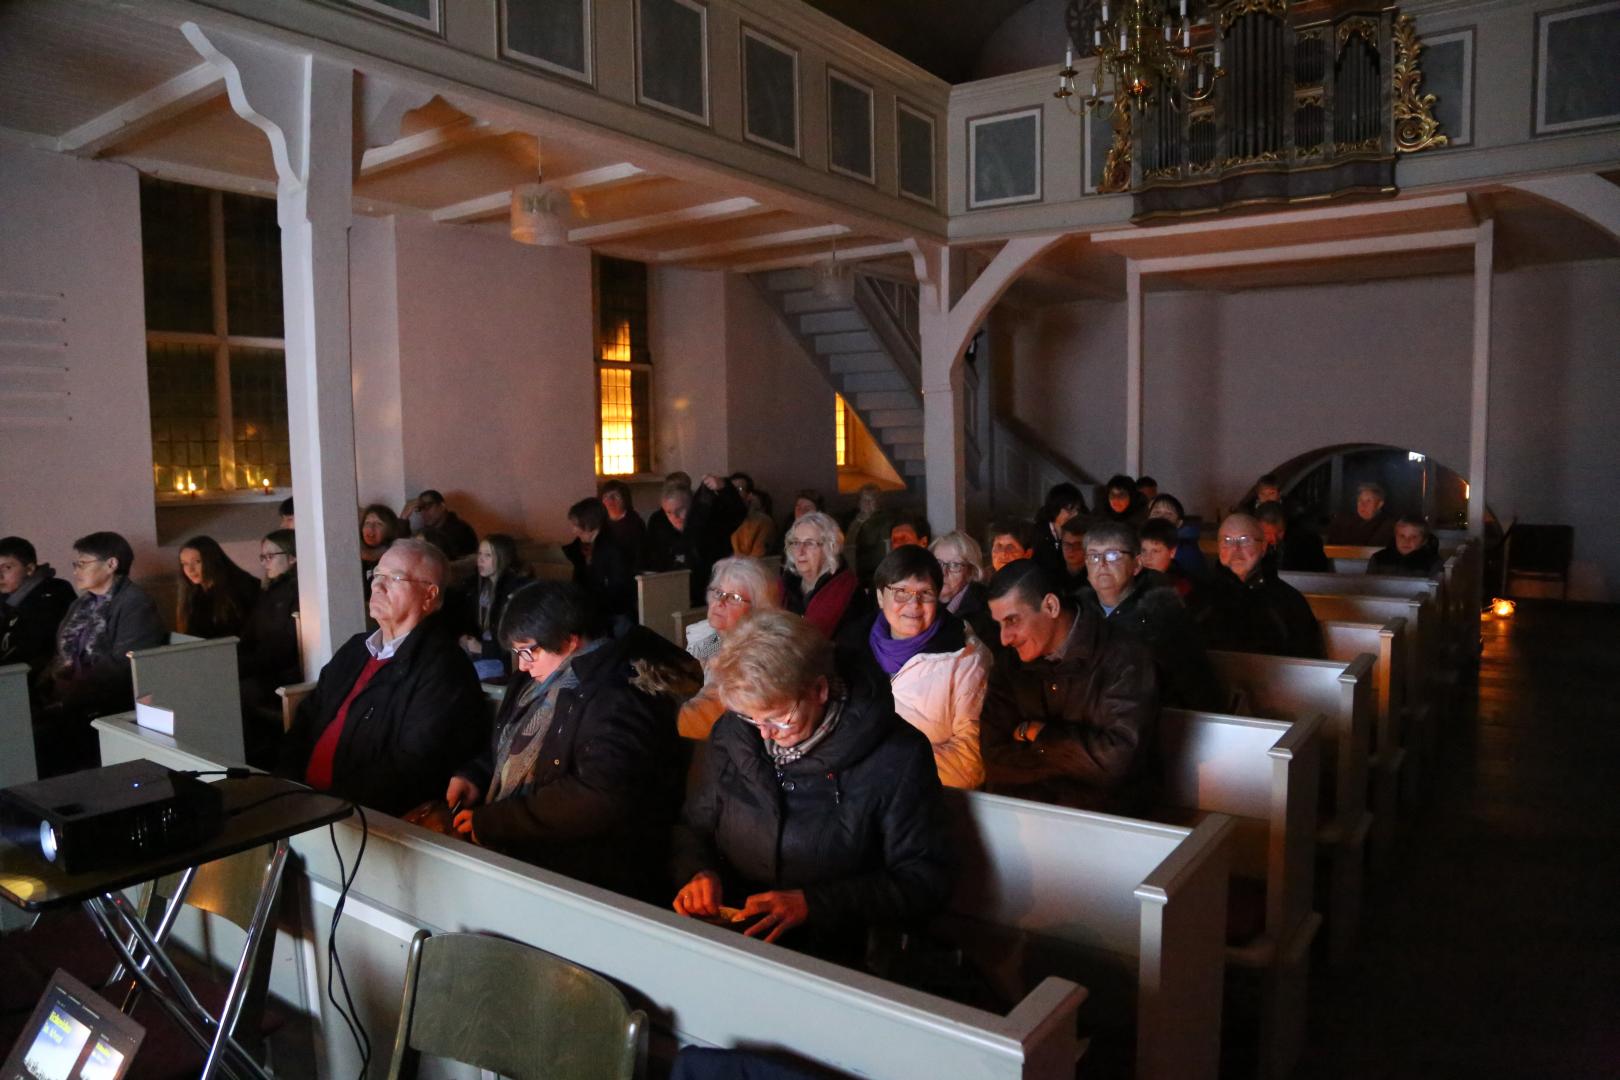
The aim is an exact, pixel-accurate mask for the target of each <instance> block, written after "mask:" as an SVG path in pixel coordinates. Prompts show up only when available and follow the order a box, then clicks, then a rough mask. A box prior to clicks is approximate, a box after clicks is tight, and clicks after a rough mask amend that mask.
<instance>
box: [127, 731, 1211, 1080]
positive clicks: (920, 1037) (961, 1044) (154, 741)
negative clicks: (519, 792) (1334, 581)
mask: <svg viewBox="0 0 1620 1080" xmlns="http://www.w3.org/2000/svg"><path fill="white" fill-rule="evenodd" d="M96 727H97V729H98V731H99V734H100V737H101V746H102V751H101V752H102V759H103V760H104V761H106V762H107V763H109V764H113V763H117V762H121V761H128V760H131V759H133V758H138V757H145V758H150V759H152V760H154V761H157V762H159V763H161V764H164V765H167V766H169V767H171V768H192V769H206V768H210V767H212V766H213V765H214V764H215V763H212V762H210V761H209V760H208V759H206V758H203V757H200V756H198V755H195V754H192V753H189V752H188V751H187V750H185V749H184V748H183V747H181V746H178V745H176V744H175V743H174V741H173V740H169V739H166V738H164V737H163V736H161V735H155V734H153V733H150V732H145V731H142V730H140V729H139V728H136V727H134V725H133V724H132V723H130V722H128V720H127V719H122V718H108V719H103V720H98V721H96ZM367 820H368V822H369V826H370V836H369V840H368V842H367V847H366V853H365V858H364V860H363V861H362V862H361V864H360V867H359V870H358V873H357V876H356V879H355V882H354V885H353V888H352V889H351V891H350V893H349V896H348V899H347V903H346V906H345V911H344V919H343V921H342V925H341V927H340V930H339V933H338V949H339V952H340V954H341V956H342V958H343V965H344V968H345V969H346V970H347V973H348V979H349V986H350V988H351V989H352V990H354V991H355V999H356V1004H357V1006H358V1007H359V1010H360V1014H361V1018H362V1020H363V1022H364V1023H365V1025H366V1027H367V1029H368V1030H369V1031H370V1033H371V1038H372V1043H373V1045H374V1046H378V1045H380V1046H383V1047H386V1046H387V1045H388V1042H389V1037H390V1035H391V1033H392V1032H393V1031H394V1029H395V1027H396V1026H397V1022H398V1014H397V1010H398V1005H399V998H400V989H401V987H402V985H403V980H404V971H405V967H404V965H405V950H406V946H407V944H408V942H409V940H410V938H411V936H412V935H413V934H414V933H415V932H416V930H418V929H420V928H426V929H429V930H432V931H434V932H444V931H472V932H483V933H492V934H499V935H501V936H503V937H509V938H512V939H513V940H516V941H522V942H524V943H526V944H530V945H534V946H536V947H538V948H542V949H546V950H548V951H550V952H553V953H555V954H557V955H559V956H562V957H564V958H566V959H568V960H570V961H573V962H574V963H577V964H581V965H583V966H585V967H587V968H590V969H591V970H593V971H597V972H599V973H601V974H602V975H605V976H607V977H608V978H610V979H612V980H613V981H614V982H615V983H617V984H618V985H619V986H620V987H621V988H622V989H624V991H625V992H626V994H627V995H628V996H629V997H630V998H631V1001H632V1005H633V1006H634V1007H639V1008H645V1009H647V1010H648V1014H649V1016H650V1017H651V1018H652V1022H653V1024H654V1025H655V1026H656V1027H657V1028H659V1029H660V1030H661V1031H662V1032H665V1033H668V1034H672V1035H673V1037H674V1038H675V1039H677V1040H678V1041H679V1042H681V1043H697V1044H701V1045H710V1046H744V1045H746V1046H749V1047H751V1048H756V1049H767V1050H769V1049H777V1050H783V1051H787V1052H790V1053H793V1054H797V1055H801V1056H803V1057H805V1058H808V1059H812V1060H816V1061H820V1062H824V1063H826V1064H827V1065H828V1066H830V1067H832V1068H834V1069H838V1070H840V1071H842V1072H845V1073H848V1074H851V1075H855V1076H864V1077H874V1078H880V1080H881V1078H892V1080H914V1078H916V1077H924V1076H926V1077H951V1078H953V1080H954V1078H962V1080H1060V1078H1061V1080H1069V1078H1070V1077H1073V1076H1075V1075H1076V1074H1075V1060H1076V1058H1077V1057H1078V1055H1079V1053H1080V1046H1079V1043H1078V1041H1077V1038H1076V1034H1075V1032H1076V1020H1075V1014H1076V1011H1077V1010H1078V1008H1079V1006H1080V1004H1081V1002H1082V1001H1083V1000H1084V999H1085V996H1086V992H1085V990H1083V989H1082V988H1080V987H1078V986H1076V985H1074V984H1073V983H1070V982H1066V981H1064V980H1061V979H1046V980H1045V981H1043V982H1042V983H1041V984H1040V985H1039V986H1037V987H1036V988H1035V989H1034V990H1033V991H1032V992H1031V993H1030V994H1029V995H1027V996H1026V997H1024V998H1023V1000H1022V1001H1020V1002H1019V1004H1018V1005H1017V1006H1016V1007H1015V1008H1013V1009H1012V1010H1011V1011H1010V1012H1009V1013H1007V1014H1006V1015H1005V1016H1001V1015H996V1014H994V1013H990V1012H985V1011H983V1010H979V1009H973V1008H969V1007H966V1006H962V1005H958V1004H955V1003H953V1002H949V1001H946V1000H944V999H942V998H938V997H934V996H932V995H929V994H924V993H920V992H917V991H914V990H910V989H907V988H905V987H902V986H898V985H895V984H893V983H889V982H885V981H883V980H881V979H877V978H874V977H872V976H869V975H865V974H863V973H860V972H855V971H850V970H848V969H845V968H842V967H838V966H836V965H833V964H829V963H826V962H823V961H820V960H816V959H814V958H811V957H806V956H802V955H799V954H797V953H794V952H791V951H789V950H786V949H782V948H779V947H777V946H774V945H766V944H764V943H762V942H757V941H754V940H751V939H747V938H744V937H742V936H741V935H740V934H737V933H735V932H733V931H730V930H723V929H720V928H717V927H712V926H709V925H706V924H704V923H700V922H696V921H694V920H691V919H685V918H682V917H680V916H678V915H676V914H675V913H674V912H673V911H671V910H669V909H668V908H664V907H651V906H648V905H646V904H643V903H640V902H638V901H634V900H629V899H626V898H624V897H621V896H617V895H615V894H613V893H610V892H606V891H604V890H601V889H596V888H592V887H591V886H588V885H583V884H580V883H579V882H576V881H572V880H570V879H568V878H565V877H562V876H560V875H557V874H552V873H549V872H547V871H544V870H538V869H536V868H534V867H531V866H527V865H525V864H523V863H520V862H518V861H517V860H515V859H509V858H506V857H505V856H501V855H496V854H493V853H490V852H487V851H484V850H482V849H480V848H476V847H473V846H471V845H469V844H467V843H465V842H463V841H460V840H452V839H449V838H447V837H441V836H437V835H434V834H432V833H429V832H427V831H425V830H423V829H419V828H417V827H415V826H412V825H406V824H405V823H404V822H402V821H399V820H397V819H394V818H388V817H383V816H382V815H379V814H375V813H372V814H368V815H367ZM1107 820H1109V821H1113V822H1119V823H1120V825H1119V827H1118V829H1117V830H1116V831H1119V832H1122V833H1123V834H1126V835H1131V834H1135V833H1136V832H1138V831H1139V830H1146V832H1145V833H1144V835H1146V836H1147V837H1149V838H1150V842H1156V843H1159V844H1162V846H1163V847H1164V849H1165V850H1167V851H1170V852H1171V853H1172V854H1171V857H1170V858H1169V859H1166V860H1164V862H1165V866H1164V867H1163V873H1162V874H1157V875H1153V876H1151V877H1149V879H1148V880H1147V881H1146V882H1145V883H1144V888H1145V889H1157V890H1163V891H1166V892H1168V893H1170V894H1171V895H1173V896H1177V897H1179V895H1180V892H1181V889H1182V886H1183V885H1184V884H1196V883H1199V882H1201V881H1202V877H1201V876H1199V875H1200V873H1201V872H1207V868H1206V867H1205V866H1204V864H1203V863H1201V862H1195V861H1191V860H1188V859H1186V858H1184V857H1181V856H1182V853H1181V852H1180V851H1179V850H1178V849H1177V845H1176V842H1175V839H1176V838H1178V837H1180V838H1184V837H1186V836H1188V835H1190V834H1189V832H1188V830H1185V829H1168V828H1167V827H1165V826H1150V825H1145V824H1142V825H1138V823H1135V822H1123V820H1122V819H1107ZM1218 831H1219V826H1218V825H1217V826H1216V827H1215V828H1214V829H1209V830H1205V831H1204V832H1202V833H1200V834H1197V835H1198V836H1199V838H1200V839H1203V838H1205V837H1209V836H1211V835H1212V834H1213V833H1215V832H1218ZM335 833H336V836H337V843H338V845H339V848H340V849H341V851H342V853H343V858H344V860H345V861H346V863H347V865H348V866H350V867H351V868H352V867H353V865H354V859H355V855H356V851H357V848H358V846H359V843H360V836H361V833H360V824H359V820H358V819H357V818H351V819H350V820H348V821H345V822H340V823H339V824H338V825H337V826H335ZM293 849H294V852H295V853H296V854H297V856H298V859H297V860H295V861H294V863H295V864H297V865H300V866H301V868H302V875H301V876H296V877H295V873H296V872H295V871H294V870H293V869H292V864H290V865H289V871H288V882H287V888H288V890H289V892H291V893H292V894H293V896H294V897H295V898H296V900H297V902H298V904H299V906H300V910H301V915H302V917H301V919H300V920H299V925H297V926H283V927H282V928H281V931H280V935H279V938H278V941H277V943H276V952H275V957H274V960H273V961H272V972H271V992H272V993H273V994H275V995H276V996H278V997H279V998H281V999H282V1000H284V1001H287V1002H289V1003H290V1004H291V1005H292V1006H293V1007H294V1008H301V1009H302V1010H304V1011H305V1012H307V1013H311V1014H313V1015H315V1016H317V1017H318V1018H319V1022H320V1025H321V1029H322V1031H323V1033H324V1034H323V1037H322V1040H321V1046H320V1047H319V1048H318V1050H317V1054H318V1060H319V1062H320V1066H321V1067H320V1069H319V1076H321V1077H326V1078H335V1077H351V1076H354V1075H355V1074H356V1072H357V1071H358V1069H357V1067H358V1064H359V1059H358V1055H357V1054H356V1052H355V1049H354V1046H353V1043H352V1041H351V1040H350V1039H349V1037H348V1035H347V1032H346V1030H345V1028H344V1026H343V1021H342V1020H341V1019H339V1017H338V1016H337V1014H336V1012H335V1011H333V1010H332V1009H331V1006H330V1004H329V1003H328V1000H327V983H326V977H327V972H326V965H325V963H324V962H323V958H324V956H325V953H326V944H327V929H328V925H329V924H330V922H331V914H332V906H333V904H334V903H335V901H336V900H337V898H338V890H339V887H340V886H339V880H338V864H337V861H336V859H335V857H334V855H333V852H332V848H331V846H330V844H329V842H328V839H327V832H326V830H324V829H322V830H318V831H316V832H312V833H306V834H304V835H303V836H300V837H296V838H294V840H293ZM1220 869H1221V871H1222V873H1223V874H1224V864H1222V866H1221V868H1220ZM1189 878H1190V879H1191V880H1190V881H1189V880H1188V879H1189ZM671 892H672V893H673V889H672V890H671ZM1153 903H1154V902H1153V901H1152V900H1145V901H1143V904H1144V906H1152V905H1153ZM1166 922H1167V923H1168V922H1170V920H1169V919H1166ZM1168 929H1171V930H1173V929H1176V928H1175V927H1174V926H1171V927H1169V928H1168ZM190 932H191V930H190V928H189V927H187V926H185V925H182V926H179V927H177V929H176V935H177V938H178V939H179V940H182V941H186V942H192V941H196V940H198V939H199V937H200V934H199V935H198V937H188V936H187V935H188V933H190ZM1214 989H1215V992H1216V994H1217V995H1218V993H1219V983H1218V982H1217V983H1216V984H1215V987H1214ZM1217 1000H1218V997H1217ZM1169 1004H1171V1003H1170V1002H1166V1005H1169ZM457 1075H476V1073H473V1074H465V1073H462V1074H457ZM1080 1075H1081V1076H1084V1075H1085V1073H1084V1070H1083V1069H1082V1070H1081V1073H1080ZM1161 1075H1167V1074H1161ZM1187 1075H1190V1074H1187Z"/></svg>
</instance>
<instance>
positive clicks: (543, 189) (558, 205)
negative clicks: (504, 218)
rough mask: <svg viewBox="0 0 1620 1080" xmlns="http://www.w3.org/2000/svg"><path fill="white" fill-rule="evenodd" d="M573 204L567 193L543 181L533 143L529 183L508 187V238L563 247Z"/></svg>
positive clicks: (537, 150) (537, 146)
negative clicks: (509, 211)
mask: <svg viewBox="0 0 1620 1080" xmlns="http://www.w3.org/2000/svg"><path fill="white" fill-rule="evenodd" d="M572 217H573V203H572V199H571V198H570V196H569V194H568V192H566V191H559V190H558V189H556V188H554V187H552V186H550V185H549V184H547V183H546V177H545V164H544V162H543V161H542V160H541V156H540V144H539V141H538V140H536V142H535V178H534V182H533V183H530V184H519V185H518V186H517V187H515V188H513V189H512V239H514V240H516V241H517V242H518V243H520V244H535V245H537V246H539V247H563V246H564V245H566V244H567V243H568V226H569V225H570V224H571V222H572Z"/></svg>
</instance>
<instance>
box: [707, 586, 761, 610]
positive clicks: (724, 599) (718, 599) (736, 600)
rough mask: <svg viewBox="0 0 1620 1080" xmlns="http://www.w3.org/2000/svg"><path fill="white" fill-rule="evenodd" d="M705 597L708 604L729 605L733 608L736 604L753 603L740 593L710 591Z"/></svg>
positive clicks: (718, 590) (721, 590)
mask: <svg viewBox="0 0 1620 1080" xmlns="http://www.w3.org/2000/svg"><path fill="white" fill-rule="evenodd" d="M706 595H707V596H708V598H709V603H711V604H730V605H732V606H733V607H735V606H736V605H738V604H751V603H753V601H752V600H750V599H748V597H746V596H744V595H743V594H742V593H735V592H726V591H725V590H724V589H710V590H709V591H708V593H707V594H706Z"/></svg>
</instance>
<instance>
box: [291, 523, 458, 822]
mask: <svg viewBox="0 0 1620 1080" xmlns="http://www.w3.org/2000/svg"><path fill="white" fill-rule="evenodd" d="M449 572H450V567H449V564H448V562H447V561H446V559H445V557H444V554H443V553H442V552H441V551H439V549H438V548H436V547H434V546H433V545H432V544H429V543H427V542H426V541H423V540H396V541H394V543H393V544H392V545H391V546H390V547H389V549H388V550H387V551H386V552H384V553H383V557H382V558H381V559H379V560H378V562H377V566H376V569H375V570H373V571H372V578H371V601H370V605H369V607H370V612H371V617H372V618H373V619H375V620H376V621H377V627H378V628H377V629H376V630H375V631H373V632H372V633H371V634H369V635H368V634H364V633H361V634H356V635H355V636H354V637H352V638H350V639H349V640H348V641H347V642H345V643H344V645H343V647H342V648H340V649H338V651H337V652H336V654H334V655H333V657H332V659H331V660H330V661H328V662H327V665H326V666H325V667H324V668H322V669H321V675H320V680H319V681H318V682H317V683H316V686H315V690H314V692H313V693H311V694H310V695H309V696H308V697H307V698H305V699H304V701H303V703H302V704H301V705H300V706H299V708H298V716H297V718H296V719H295V720H294V721H293V726H292V728H291V730H289V731H288V732H287V735H286V738H285V739H283V740H282V747H281V755H280V757H281V761H280V770H281V772H282V773H283V774H284V775H287V776H291V777H293V778H294V779H298V780H302V781H304V782H305V783H307V784H309V785H310V786H311V787H313V788H317V789H319V790H322V791H331V792H332V793H334V794H337V795H341V796H343V797H345V798H349V799H353V800H354V801H355V802H358V803H363V804H364V805H366V806H370V807H374V808H376V809H378V810H381V811H383V812H384V813H387V814H401V813H404V812H405V811H407V810H409V809H411V808H412V807H414V806H417V805H418V804H420V803H423V802H426V801H428V800H430V799H434V798H437V797H438V796H439V795H440V794H441V793H442V792H443V791H444V785H445V784H446V783H447V782H448V781H449V779H450V774H451V771H452V770H453V769H454V768H455V766H456V764H457V763H458V762H461V761H465V760H467V759H468V758H470V757H471V756H472V755H474V754H476V753H477V752H478V749H479V748H480V747H481V746H483V744H484V743H485V742H486V741H487V740H488V738H489V711H488V707H487V706H486V705H485V704H484V694H483V691H482V690H481V689H480V688H479V686H478V675H477V673H476V672H475V671H474V670H473V665H472V661H471V660H469V659H468V658H467V654H466V653H465V652H463V651H462V649H461V646H460V645H459V644H458V643H457V641H456V636H455V632H454V628H453V627H451V626H450V625H448V624H447V623H446V622H445V621H444V619H443V618H442V617H441V616H439V615H438V614H437V612H438V609H439V606H440V604H441V603H442V602H443V595H444V583H445V579H446V578H447V577H448V576H449Z"/></svg>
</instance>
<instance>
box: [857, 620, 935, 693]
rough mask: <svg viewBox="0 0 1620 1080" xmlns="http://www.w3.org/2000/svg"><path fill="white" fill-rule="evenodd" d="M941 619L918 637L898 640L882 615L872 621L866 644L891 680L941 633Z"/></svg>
mask: <svg viewBox="0 0 1620 1080" xmlns="http://www.w3.org/2000/svg"><path fill="white" fill-rule="evenodd" d="M941 621H942V620H941V619H939V618H938V617H937V616H936V617H935V619H934V621H933V623H932V625H930V626H929V627H928V629H926V630H924V631H923V632H922V633H920V634H918V635H917V636H916V637H909V638H896V637H894V636H893V635H892V634H890V632H889V620H888V619H885V618H884V617H883V615H882V613H879V614H878V617H877V618H876V619H874V620H872V632H871V633H870V634H868V635H866V642H867V644H868V645H870V646H871V647H872V655H873V657H875V658H876V659H877V662H878V667H880V668H882V669H883V673H884V674H885V675H887V676H888V677H889V678H891V679H892V678H894V677H895V676H896V675H898V674H900V669H901V668H903V667H905V666H906V661H907V660H910V659H911V658H912V657H913V656H916V655H917V654H918V653H920V652H922V651H923V646H925V645H927V644H928V643H929V642H930V641H932V640H933V639H934V635H935V634H937V633H939V625H940V623H941Z"/></svg>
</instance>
